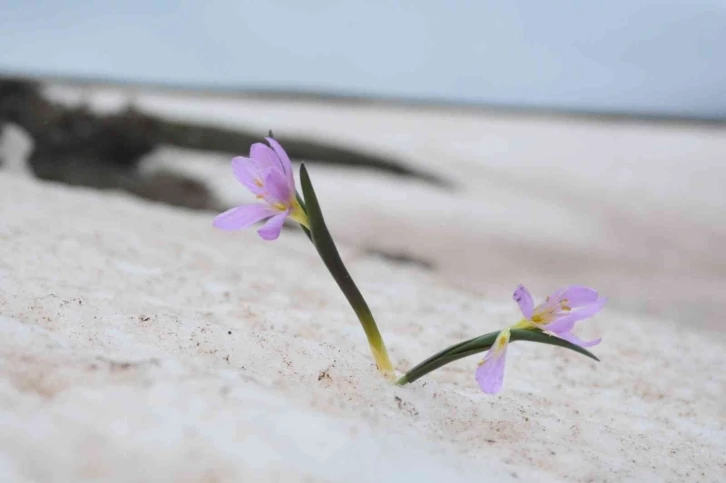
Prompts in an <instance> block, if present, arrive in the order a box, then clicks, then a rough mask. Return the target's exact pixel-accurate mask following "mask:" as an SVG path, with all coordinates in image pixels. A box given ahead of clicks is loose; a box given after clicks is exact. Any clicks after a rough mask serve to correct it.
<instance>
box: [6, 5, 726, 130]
mask: <svg viewBox="0 0 726 483" xmlns="http://www.w3.org/2000/svg"><path fill="white" fill-rule="evenodd" d="M114 4H115V5H114ZM0 12H1V13H0V72H37V73H50V74H71V75H72V74H79V75H84V76H94V77H98V76H105V77H111V78H116V79H127V80H144V81H161V82H165V83H169V82H170V83H180V84H195V85H212V86H220V85H221V86H227V87H240V88H243V87H263V88H265V87H266V88H283V89H292V90H300V89H304V90H315V91H323V92H331V91H332V92H337V93H348V94H373V95H383V96H401V97H416V98H427V99H440V100H455V101H468V102H495V103H506V104H517V105H537V106H555V107H565V108H582V109H595V110H608V111H611V110H617V111H620V110H624V111H645V112H658V113H677V114H688V115H701V116H721V117H726V0H710V1H699V0H693V1H686V0H678V1H670V2H669V1H658V2H656V1H649V0H608V1H604V0H603V1H587V0H569V1H558V0H547V1H544V0H472V1H469V2H463V1H460V2H455V1H443V0H442V1H436V0H419V1H406V2H403V1H400V2H396V1H393V0H388V1H384V0H360V1H357V2H350V1H343V0H337V1H335V0H330V1H322V0H321V1H316V0H287V1H260V2H245V1H241V0H217V1H215V0H208V1H204V2H197V3H191V2H184V3H182V2H172V1H170V0H161V1H156V2H153V1H151V0H144V1H140V0H127V1H125V2H69V1H67V0H66V1H60V0H34V1H28V2H23V1H13V0H0Z"/></svg>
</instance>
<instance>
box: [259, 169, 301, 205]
mask: <svg viewBox="0 0 726 483" xmlns="http://www.w3.org/2000/svg"><path fill="white" fill-rule="evenodd" d="M264 183H265V195H264V196H265V201H267V202H268V203H270V204H274V203H282V204H284V205H288V204H289V203H290V200H291V199H292V196H294V195H293V193H291V192H290V188H289V186H288V184H287V180H286V179H285V175H284V174H283V173H282V172H281V171H278V170H276V169H271V170H268V171H267V172H266V173H265V181H264Z"/></svg>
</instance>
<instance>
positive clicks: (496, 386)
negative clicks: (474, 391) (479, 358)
mask: <svg viewBox="0 0 726 483" xmlns="http://www.w3.org/2000/svg"><path fill="white" fill-rule="evenodd" d="M495 347H496V342H495V345H494V346H493V347H492V348H491V349H489V352H487V355H486V356H485V357H484V363H483V364H482V365H480V366H479V367H477V369H476V382H478V383H479V387H480V388H481V390H482V391H484V392H486V393H487V394H496V393H498V392H499V391H500V390H501V389H502V385H503V384H504V367H505V366H506V362H507V347H506V346H505V347H504V348H503V349H500V350H497V349H495Z"/></svg>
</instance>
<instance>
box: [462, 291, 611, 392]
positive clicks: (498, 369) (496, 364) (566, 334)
mask: <svg viewBox="0 0 726 483" xmlns="http://www.w3.org/2000/svg"><path fill="white" fill-rule="evenodd" d="M514 300H515V301H516V302H517V303H518V304H519V308H520V309H521V310H522V314H524V317H525V318H524V319H522V320H521V321H520V322H518V323H516V324H514V325H513V326H512V327H510V328H509V329H505V330H503V331H501V332H499V335H498V336H497V338H496V340H495V341H494V344H493V345H492V347H491V348H490V349H489V351H488V352H487V353H486V355H485V356H484V359H483V360H482V361H481V362H480V363H479V367H478V368H477V370H476V380H477V382H478V383H479V387H481V390H482V391H484V392H486V393H489V394H495V393H497V392H499V390H500V389H501V388H502V382H503V381H504V365H505V362H506V358H507V344H508V343H509V338H510V335H511V333H510V329H533V328H539V329H541V330H544V331H547V332H549V333H551V334H554V335H556V336H558V337H560V338H562V339H565V340H566V341H569V342H571V343H573V344H577V345H579V346H581V347H591V346H594V345H596V344H599V343H600V339H595V340H591V341H587V342H585V341H583V340H581V339H579V338H578V337H577V336H575V335H574V334H572V329H573V327H574V326H575V323H576V322H579V321H580V320H583V319H586V318H588V317H591V316H593V315H595V314H596V313H597V312H598V311H599V310H600V309H601V308H602V307H603V305H605V301H606V299H605V298H603V297H599V296H598V294H597V292H596V291H595V290H593V289H591V288H587V287H581V286H578V285H572V286H570V287H565V288H561V289H559V290H557V291H555V293H553V294H552V295H550V296H549V297H547V299H545V301H544V302H542V303H541V304H539V305H538V306H536V307H535V306H534V302H533V300H532V296H531V295H530V293H529V291H528V290H527V289H526V288H524V286H523V285H520V286H519V287H517V289H516V290H515V291H514Z"/></svg>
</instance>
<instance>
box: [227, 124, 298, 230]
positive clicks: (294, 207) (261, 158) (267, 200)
mask: <svg viewBox="0 0 726 483" xmlns="http://www.w3.org/2000/svg"><path fill="white" fill-rule="evenodd" d="M266 139H267V142H268V143H269V144H270V146H271V147H270V146H267V145H266V144H263V143H255V144H253V145H252V147H251V148H250V157H249V158H246V157H244V156H238V157H236V158H234V159H232V171H233V172H234V175H235V177H236V178H237V180H238V181H239V182H240V183H242V184H243V185H244V186H245V187H246V188H247V189H248V190H250V191H251V192H252V193H253V194H254V195H255V196H257V198H258V199H260V200H262V201H264V204H262V203H259V204H251V205H242V206H238V207H236V208H232V209H231V210H228V211H225V212H224V213H222V214H220V215H217V217H215V218H214V226H215V227H217V228H221V229H222V230H239V229H241V228H248V227H250V226H252V225H254V224H255V223H257V222H259V221H263V220H267V222H266V223H265V224H264V225H263V226H262V227H261V228H260V229H259V230H257V233H259V234H260V237H262V238H263V239H264V240H275V239H277V237H279V236H280V231H281V230H282V225H283V223H284V222H285V219H286V218H287V217H290V218H291V219H293V220H295V221H296V222H298V223H300V224H301V225H303V226H305V227H308V219H307V216H306V215H305V211H304V210H303V209H302V207H301V206H300V203H298V201H297V196H296V191H295V179H294V177H293V174H292V163H291V162H290V158H289V157H288V155H287V153H286V152H285V150H284V149H283V148H282V146H281V145H280V143H278V142H277V141H276V140H275V139H273V138H272V137H268V138H266Z"/></svg>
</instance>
